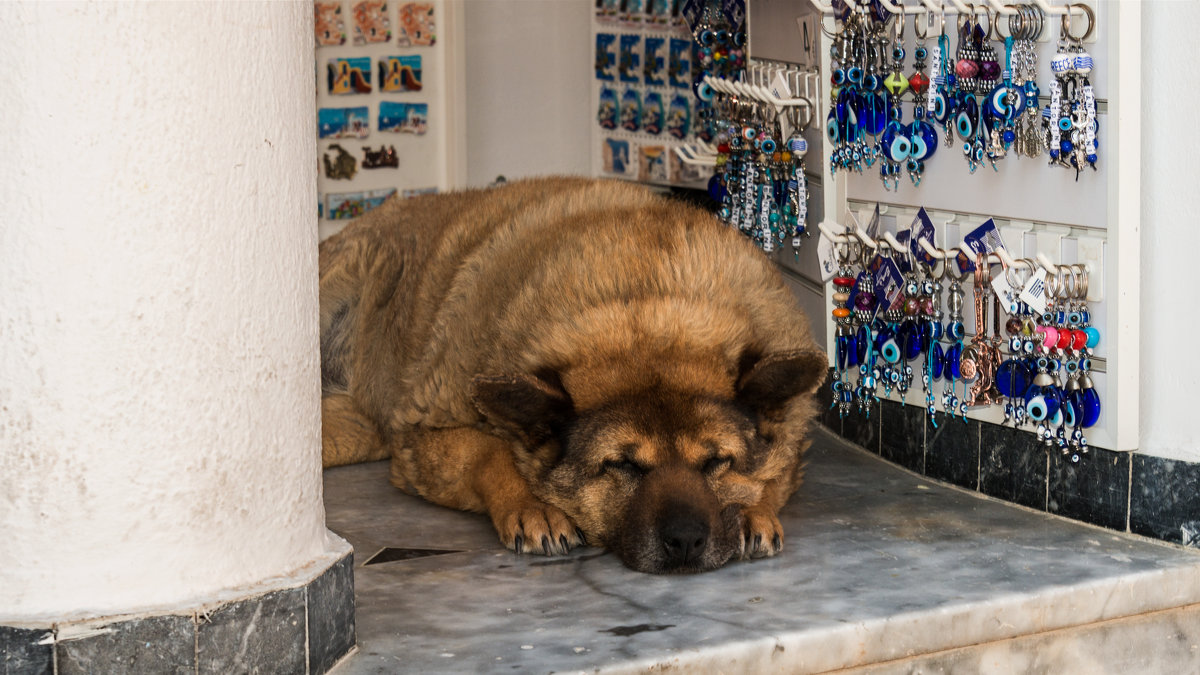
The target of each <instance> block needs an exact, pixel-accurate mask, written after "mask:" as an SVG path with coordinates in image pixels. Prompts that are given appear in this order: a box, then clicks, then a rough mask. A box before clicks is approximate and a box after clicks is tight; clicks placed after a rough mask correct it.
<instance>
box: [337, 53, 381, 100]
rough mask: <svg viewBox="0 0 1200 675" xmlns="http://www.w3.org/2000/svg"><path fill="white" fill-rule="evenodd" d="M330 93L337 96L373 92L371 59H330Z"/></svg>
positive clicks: (363, 57)
mask: <svg viewBox="0 0 1200 675" xmlns="http://www.w3.org/2000/svg"><path fill="white" fill-rule="evenodd" d="M327 71H328V72H327V79H328V82H329V93H330V94H333V95H335V96H344V95H347V94H369V93H371V59H370V58H369V57H366V56H362V57H356V58H353V59H329V64H328V67H327Z"/></svg>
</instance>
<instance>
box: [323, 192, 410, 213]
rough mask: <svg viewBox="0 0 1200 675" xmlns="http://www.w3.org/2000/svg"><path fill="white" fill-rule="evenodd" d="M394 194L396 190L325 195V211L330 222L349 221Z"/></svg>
mask: <svg viewBox="0 0 1200 675" xmlns="http://www.w3.org/2000/svg"><path fill="white" fill-rule="evenodd" d="M395 194H396V188H389V189H385V190H370V191H368V192H343V193H336V194H328V195H325V201H326V208H325V211H326V212H327V213H328V214H329V219H330V220H349V219H351V218H357V217H359V216H361V215H363V214H364V213H366V212H368V211H370V210H371V209H373V208H376V207H378V206H379V205H380V204H383V203H384V202H385V201H387V200H388V198H389V197H391V196H393V195H395Z"/></svg>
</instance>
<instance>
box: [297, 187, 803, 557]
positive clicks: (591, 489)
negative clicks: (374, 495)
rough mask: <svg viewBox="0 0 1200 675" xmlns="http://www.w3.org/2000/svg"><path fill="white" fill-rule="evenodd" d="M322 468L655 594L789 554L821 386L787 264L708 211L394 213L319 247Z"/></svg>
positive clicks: (482, 200) (644, 200) (510, 192)
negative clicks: (790, 510) (650, 586)
mask: <svg viewBox="0 0 1200 675" xmlns="http://www.w3.org/2000/svg"><path fill="white" fill-rule="evenodd" d="M320 275H321V366H322V368H321V371H322V386H323V403H322V415H323V417H324V419H323V441H324V462H325V466H336V465H339V464H346V463H351V462H360V461H368V460H376V459H384V458H391V460H392V464H391V482H392V483H393V484H394V485H395V486H396V487H399V488H401V489H402V490H404V491H406V492H409V493H411V494H416V495H420V496H422V497H424V498H426V499H428V500H430V501H433V502H436V503H438V504H443V505H446V506H451V507H454V508H458V509H466V510H470V511H478V512H486V513H487V514H489V515H490V517H491V519H492V522H493V523H494V525H495V526H496V530H497V531H498V532H499V535H500V539H501V541H502V542H503V543H504V544H505V545H506V546H508V547H509V548H513V549H515V550H517V551H528V552H535V553H548V554H554V553H562V552H565V551H567V550H568V549H569V548H570V547H572V546H575V545H579V544H582V543H584V541H585V540H586V542H587V543H589V544H595V545H602V546H607V547H609V548H611V549H613V550H614V551H615V552H616V553H617V554H618V555H619V556H620V557H621V559H622V560H623V561H624V562H625V563H626V564H627V565H628V566H630V567H632V568H634V569H638V570H643V571H648V572H690V571H702V570H708V569H713V568H716V567H720V566H721V565H724V564H725V563H726V562H727V561H728V560H730V559H731V558H734V557H738V556H741V557H759V556H765V555H773V554H775V553H777V552H778V551H779V550H780V548H781V547H782V542H783V532H782V530H781V528H780V525H779V520H778V518H777V516H776V514H777V512H778V511H779V509H780V507H782V506H783V504H784V502H785V501H786V500H787V499H788V497H789V496H790V495H791V494H792V492H793V491H794V490H795V489H796V488H797V486H798V485H799V483H800V479H801V473H802V469H801V455H802V453H803V451H804V450H805V449H806V448H807V446H808V441H807V440H805V436H806V434H807V432H808V430H809V427H810V424H811V421H812V419H813V417H814V414H815V407H814V403H813V397H812V394H813V392H814V390H815V389H816V387H817V386H818V383H819V382H820V380H821V379H822V377H823V375H824V372H825V370H826V357H825V354H824V353H823V352H822V351H821V350H820V349H819V348H818V347H817V346H816V345H815V343H814V342H813V340H812V337H811V336H810V334H809V330H808V321H807V319H806V318H805V316H804V315H803V314H802V313H801V312H800V311H799V310H798V308H797V306H796V303H795V300H794V298H793V297H792V295H791V294H790V293H789V291H788V290H787V289H786V287H785V286H784V284H783V282H782V280H781V278H780V276H779V274H778V272H777V271H776V269H775V268H774V266H773V264H772V263H771V262H770V261H768V260H767V258H766V257H765V256H763V254H762V253H761V252H759V251H758V250H757V249H756V248H755V247H754V246H753V245H752V244H751V243H750V242H748V241H747V240H746V239H745V238H744V237H743V236H742V235H741V234H739V233H738V232H736V231H735V230H732V229H730V228H728V227H726V226H724V225H722V224H720V223H719V222H718V221H717V220H716V219H715V218H713V217H712V216H711V215H709V214H707V213H705V212H704V211H702V210H700V209H697V208H693V207H689V206H686V205H684V204H682V203H680V202H677V201H673V200H670V199H667V198H665V197H661V196H658V195H656V194H655V193H653V192H652V191H650V190H648V189H645V188H642V187H638V186H633V185H628V184H624V183H620V182H615V181H592V180H584V179H568V178H549V179H537V180H529V181H521V182H517V183H512V184H509V185H507V186H504V187H499V188H495V189H491V190H479V191H470V192H460V193H454V194H448V195H440V196H439V195H434V196H423V197H418V198H416V199H411V200H405V201H400V200H392V201H390V202H388V203H386V204H384V205H383V206H382V207H380V208H378V209H376V210H374V211H372V212H371V213H369V214H367V215H366V216H364V217H363V218H361V219H359V220H358V221H357V222H355V223H353V224H351V225H350V226H348V227H347V228H346V229H345V230H344V231H342V232H341V233H339V234H337V235H335V236H333V237H331V238H330V239H329V240H327V241H325V242H324V243H323V244H322V245H321V249H320Z"/></svg>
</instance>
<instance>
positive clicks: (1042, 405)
mask: <svg viewBox="0 0 1200 675" xmlns="http://www.w3.org/2000/svg"><path fill="white" fill-rule="evenodd" d="M1025 412H1026V414H1028V415H1029V419H1031V420H1033V421H1034V422H1041V421H1042V420H1044V419H1046V399H1045V398H1043V397H1042V396H1041V395H1036V396H1031V397H1029V400H1027V401H1025Z"/></svg>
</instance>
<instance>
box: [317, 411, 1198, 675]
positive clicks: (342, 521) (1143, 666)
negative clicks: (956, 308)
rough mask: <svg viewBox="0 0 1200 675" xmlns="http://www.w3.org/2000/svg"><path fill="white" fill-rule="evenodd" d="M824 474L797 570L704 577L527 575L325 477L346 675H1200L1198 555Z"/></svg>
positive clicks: (378, 478)
mask: <svg viewBox="0 0 1200 675" xmlns="http://www.w3.org/2000/svg"><path fill="white" fill-rule="evenodd" d="M808 459H809V464H808V470H807V478H806V480H805V484H804V485H803V486H802V487H801V488H800V491H799V492H798V493H797V494H796V495H795V496H794V497H793V498H792V500H791V501H790V503H789V504H788V505H787V506H786V507H785V508H784V510H783V512H782V514H781V521H782V522H783V526H784V531H785V532H786V533H787V541H786V545H785V549H784V551H783V553H782V554H781V555H779V556H777V557H775V558H770V559H765V560H757V561H751V562H735V563H732V564H730V565H728V566H726V567H724V568H722V569H720V570H717V571H714V572H709V573H706V574H700V575H695V576H654V575H647V574H641V573H638V572H633V571H631V570H629V569H627V568H625V567H624V566H622V565H621V563H620V561H618V560H617V558H616V557H615V556H613V555H612V554H609V553H605V552H603V551H601V550H599V549H581V550H578V551H576V552H574V553H572V555H570V556H566V557H560V558H545V557H541V556H531V555H524V556H518V555H515V554H513V553H511V552H509V551H506V550H504V549H503V548H502V547H501V546H500V545H499V543H498V541H497V539H496V535H495V533H494V531H493V530H492V527H491V524H490V523H489V522H488V520H487V519H486V518H485V517H483V516H480V515H474V514H467V513H460V512H456V511H451V510H448V509H444V508H441V507H437V506H434V505H431V504H428V503H425V502H423V501H421V500H419V499H415V498H412V497H409V496H407V495H404V494H402V493H401V492H400V491H398V490H396V489H394V488H392V487H391V486H390V485H389V484H388V482H387V463H386V462H379V463H374V464H365V465H359V466H352V467H343V468H338V469H331V470H329V471H326V472H325V502H326V509H327V519H328V526H329V528H330V529H331V530H333V531H334V532H337V533H338V534H340V535H342V536H343V537H345V538H346V539H348V540H349V541H350V543H351V544H353V546H354V549H355V583H356V598H357V629H358V653H357V654H355V655H354V656H352V657H351V658H350V659H348V660H347V661H345V662H343V664H342V665H341V666H339V667H338V668H337V669H336V672H337V673H339V675H340V674H343V673H345V674H350V673H376V672H379V673H384V672H397V671H398V670H405V671H412V672H472V673H479V672H505V673H508V672H522V673H526V672H552V671H553V672H568V671H590V672H597V671H598V672H613V673H619V672H638V671H645V670H651V669H662V668H678V669H681V670H682V671H687V672H695V671H705V672H722V673H738V672H745V673H761V672H789V673H818V672H827V671H836V670H849V671H851V672H864V673H887V672H915V671H917V670H920V671H923V672H941V671H944V672H956V673H958V672H976V671H989V670H990V671H993V672H1027V671H1030V670H1038V671H1049V672H1088V673H1103V672H1200V649H1198V648H1197V644H1198V643H1200V604H1197V603H1200V554H1198V553H1197V552H1194V551H1192V550H1187V549H1183V548H1180V547H1176V546H1172V545H1169V544H1163V543H1159V542H1155V541H1152V540H1148V539H1142V538H1139V537H1136V536H1131V535H1125V534H1119V533H1114V532H1112V531H1108V530H1102V529H1099V528H1096V527H1092V526H1088V525H1083V524H1080V523H1077V522H1073V521H1069V520H1065V519H1062V518H1059V517H1056V516H1052V515H1047V514H1045V513H1037V512H1033V511H1030V510H1027V509H1024V508H1021V507H1017V506H1013V505H1010V504H1006V503H1003V502H1000V501H996V500H992V499H990V498H987V497H983V496H980V495H978V494H977V493H969V492H966V491H962V490H959V489H957V488H953V487H947V486H944V485H941V484H939V483H936V482H933V481H930V480H928V479H926V478H923V477H919V476H916V475H914V474H912V473H909V472H907V471H905V470H903V469H900V468H897V467H895V466H894V465H891V464H889V463H887V462H885V461H883V460H881V459H879V458H878V457H876V456H874V455H871V454H869V453H867V452H865V451H863V450H861V449H859V448H857V447H856V446H852V445H850V444H848V443H846V442H845V441H843V440H841V439H839V438H837V437H836V436H834V435H833V434H831V433H829V432H827V431H824V430H818V431H816V432H814V443H813V448H812V450H811V451H810V453H809V455H808ZM380 552H383V554H382V555H381V556H380V557H379V558H376V561H375V562H371V563H370V564H364V562H367V561H368V559H369V558H372V557H373V556H376V555H377V554H379V553H380ZM381 560H389V561H388V562H381Z"/></svg>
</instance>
